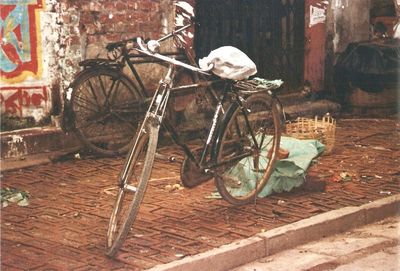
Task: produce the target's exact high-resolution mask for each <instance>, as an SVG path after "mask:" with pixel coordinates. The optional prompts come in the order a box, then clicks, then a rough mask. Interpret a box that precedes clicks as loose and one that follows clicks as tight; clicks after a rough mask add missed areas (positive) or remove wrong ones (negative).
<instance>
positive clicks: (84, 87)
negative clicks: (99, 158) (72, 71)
mask: <svg viewBox="0 0 400 271" xmlns="http://www.w3.org/2000/svg"><path fill="white" fill-rule="evenodd" d="M71 87H72V89H73V91H72V94H71V113H72V127H73V130H74V132H75V133H76V135H77V136H78V138H79V139H80V140H81V141H82V142H83V143H84V145H85V146H87V147H88V148H89V149H90V150H92V151H94V152H95V153H97V154H101V155H106V156H111V155H118V154H121V153H125V152H126V151H127V150H128V145H129V142H130V140H131V138H132V137H133V135H134V133H135V131H136V129H137V128H138V123H140V121H141V119H142V118H143V116H144V114H145V109H144V111H143V113H140V112H135V111H134V110H137V108H138V104H139V102H140V101H143V97H142V95H141V94H140V92H139V91H138V89H137V88H136V86H135V85H134V84H133V82H132V81H131V80H130V79H129V78H128V77H126V76H125V75H124V74H123V73H121V72H120V71H117V70H115V69H111V68H96V69H93V68H92V69H88V70H86V71H84V72H83V73H81V74H80V75H79V77H78V78H77V79H76V80H75V81H74V82H73V83H72V84H71Z"/></svg>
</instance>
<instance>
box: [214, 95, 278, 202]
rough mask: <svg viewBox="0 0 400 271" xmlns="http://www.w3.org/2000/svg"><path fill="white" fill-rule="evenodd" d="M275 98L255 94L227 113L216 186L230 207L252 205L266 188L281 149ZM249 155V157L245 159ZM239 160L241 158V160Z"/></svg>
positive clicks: (223, 124) (233, 106)
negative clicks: (273, 99) (242, 105)
mask: <svg viewBox="0 0 400 271" xmlns="http://www.w3.org/2000/svg"><path fill="white" fill-rule="evenodd" d="M271 99H272V98H271V97H270V96H267V95H265V94H255V95H252V96H250V97H248V98H247V99H246V100H245V101H244V103H243V104H244V107H243V108H241V107H240V106H239V105H238V104H237V103H234V104H232V106H231V108H230V109H228V111H227V115H226V118H225V119H224V121H223V123H222V131H223V132H222V136H221V137H220V142H219V147H218V150H217V156H216V157H217V159H216V162H217V163H218V164H221V166H220V167H219V168H218V169H217V172H216V176H215V182H216V186H217V188H218V192H219V193H220V194H221V196H222V197H223V198H224V199H225V200H227V201H228V202H230V203H231V204H235V205H240V204H246V203H249V202H251V201H252V200H254V199H255V197H256V196H257V195H258V193H259V192H260V191H261V190H262V189H263V188H264V186H265V185H266V184H267V182H268V179H269V177H270V176H271V174H272V172H273V169H274V164H275V160H276V157H277V156H276V154H277V152H278V149H279V143H280V136H281V129H280V118H279V112H278V109H277V107H276V106H275V103H273V102H272V100H271ZM246 154H247V155H246ZM238 157H240V158H238Z"/></svg>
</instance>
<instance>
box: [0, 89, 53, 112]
mask: <svg viewBox="0 0 400 271" xmlns="http://www.w3.org/2000/svg"><path fill="white" fill-rule="evenodd" d="M7 90H8V91H10V90H11V91H13V93H12V94H11V95H9V96H7V97H4V95H3V94H4V93H5V92H6V91H7ZM0 91H1V92H2V93H0V104H1V106H2V107H4V112H5V113H9V114H18V115H19V116H21V117H22V109H23V108H24V107H30V106H34V107H40V106H41V104H42V102H47V101H48V93H47V88H46V87H45V86H43V87H14V88H0Z"/></svg>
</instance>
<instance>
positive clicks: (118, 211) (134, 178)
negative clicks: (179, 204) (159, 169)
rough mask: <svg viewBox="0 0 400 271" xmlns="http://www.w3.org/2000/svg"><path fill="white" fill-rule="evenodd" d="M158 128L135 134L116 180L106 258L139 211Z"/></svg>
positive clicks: (120, 242)
mask: <svg viewBox="0 0 400 271" xmlns="http://www.w3.org/2000/svg"><path fill="white" fill-rule="evenodd" d="M158 131H159V126H152V125H149V126H148V127H145V128H143V129H142V130H140V131H139V132H138V133H137V136H136V138H135V139H134V143H133V147H132V148H131V150H130V151H129V153H128V156H127V159H126V161H125V165H124V167H123V170H122V171H121V173H120V177H119V180H120V181H119V189H118V194H117V198H116V201H115V203H114V207H113V210H112V213H111V216H110V221H109V225H108V231H107V244H106V254H107V255H108V256H110V257H113V256H115V254H116V253H117V252H118V250H119V249H120V248H121V246H122V244H123V243H124V241H125V239H126V237H127V235H128V233H129V230H130V228H131V227H132V224H133V222H134V221H135V219H136V216H137V214H138V211H139V207H140V203H141V202H142V200H143V197H144V194H145V192H146V188H147V184H148V180H149V178H150V175H151V171H152V168H153V163H154V157H155V153H156V148H157V141H158Z"/></svg>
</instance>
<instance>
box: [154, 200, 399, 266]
mask: <svg viewBox="0 0 400 271" xmlns="http://www.w3.org/2000/svg"><path fill="white" fill-rule="evenodd" d="M394 215H400V194H398V195H393V196H389V197H386V198H383V199H379V200H376V201H374V202H371V203H367V204H364V205H362V206H359V207H345V208H342V209H338V210H333V211H329V212H326V213H323V214H319V215H315V216H313V217H310V218H307V219H303V220H300V221H298V222H295V223H292V224H289V225H285V226H282V227H279V228H275V229H272V230H269V231H267V232H264V233H260V234H257V235H255V236H253V237H250V238H247V239H244V240H240V241H238V242H234V243H231V244H228V245H223V246H221V247H219V248H216V249H213V250H210V251H207V252H204V253H200V254H197V255H194V256H190V257H187V258H184V259H182V260H177V261H174V262H170V263H167V264H163V265H157V266H155V267H153V268H150V269H148V271H186V270H190V271H196V270H199V271H204V270H213V271H225V270H231V269H233V268H235V267H238V266H241V265H243V264H246V263H249V262H252V261H255V260H257V259H260V258H263V257H266V256H269V255H272V254H275V253H277V252H280V251H283V250H286V249H289V248H293V247H296V246H298V245H302V244H305V243H308V242H311V241H315V240H318V239H321V238H323V237H326V236H329V235H333V234H337V233H341V232H344V231H347V230H350V229H352V228H355V227H359V226H362V225H366V224H370V223H373V222H376V221H379V220H382V219H384V218H386V217H389V216H394Z"/></svg>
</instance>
